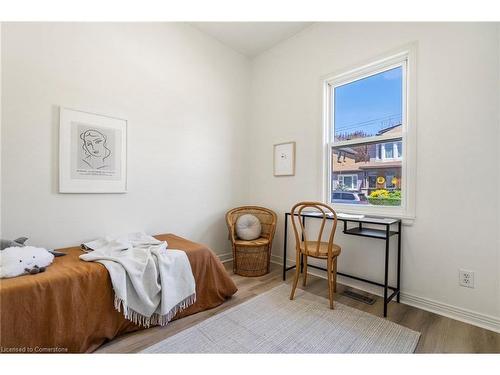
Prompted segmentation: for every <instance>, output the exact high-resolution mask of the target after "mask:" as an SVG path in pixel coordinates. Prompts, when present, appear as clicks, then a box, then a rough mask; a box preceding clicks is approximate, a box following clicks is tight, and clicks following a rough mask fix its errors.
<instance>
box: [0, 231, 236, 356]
mask: <svg viewBox="0 0 500 375" xmlns="http://www.w3.org/2000/svg"><path fill="white" fill-rule="evenodd" d="M155 237H156V238H158V239H159V240H166V241H167V242H168V244H169V247H171V248H173V249H180V250H183V251H185V252H186V254H187V256H188V259H189V262H190V264H191V268H192V271H193V275H194V277H195V280H196V296H197V297H196V303H195V304H193V305H191V306H190V307H189V308H187V309H186V310H183V311H182V312H180V313H179V314H177V315H176V317H175V319H179V318H182V317H184V316H187V315H191V314H194V313H197V312H200V311H203V310H207V309H210V308H213V307H215V306H218V305H220V304H221V303H223V302H224V301H225V300H226V299H227V298H229V297H230V296H232V295H233V294H234V293H236V290H237V289H236V285H235V284H234V282H233V281H232V280H231V278H230V277H229V275H228V273H227V272H226V270H225V268H224V266H223V265H222V263H221V262H220V261H219V259H218V258H217V256H216V255H215V254H214V253H213V252H212V251H211V250H210V249H208V248H207V247H206V246H204V245H200V244H197V243H195V242H191V241H189V240H186V239H184V238H181V237H178V236H175V235H173V234H164V235H158V236H155ZM61 251H63V252H65V253H67V254H68V255H67V256H64V257H59V258H56V259H55V261H54V263H53V264H52V265H51V266H50V267H48V268H47V271H45V272H44V273H40V274H37V275H27V276H20V277H16V278H13V279H2V280H0V351H1V352H4V353H5V352H33V353H36V352H92V351H94V350H95V349H97V348H98V347H99V346H100V345H102V344H103V343H104V342H106V341H109V340H111V339H113V338H115V337H116V336H118V335H120V334H123V333H126V332H132V331H135V330H138V329H140V328H139V327H138V326H136V325H135V324H133V323H131V322H130V321H128V320H126V319H125V318H124V317H123V315H122V314H121V313H119V312H118V311H116V310H115V308H114V294H113V290H112V287H111V280H110V278H109V274H108V272H107V270H106V268H104V266H103V265H101V264H99V263H94V262H84V261H81V260H80V259H79V258H78V256H79V255H81V254H82V251H81V250H80V249H79V248H77V247H75V248H68V249H62V250H61Z"/></svg>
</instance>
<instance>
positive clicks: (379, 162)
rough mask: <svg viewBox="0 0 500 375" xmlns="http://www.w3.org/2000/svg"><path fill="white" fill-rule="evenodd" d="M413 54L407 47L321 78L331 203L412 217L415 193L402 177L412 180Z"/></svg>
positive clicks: (329, 201) (329, 200)
mask: <svg viewBox="0 0 500 375" xmlns="http://www.w3.org/2000/svg"><path fill="white" fill-rule="evenodd" d="M413 53H414V52H413V49H412V48H409V49H408V50H407V51H404V52H401V53H400V54H398V55H395V56H391V57H388V58H386V59H383V60H379V61H377V62H375V63H373V64H370V65H366V66H363V67H361V68H359V69H354V70H351V71H349V72H346V73H342V74H338V75H336V76H334V77H331V78H330V79H327V80H326V81H325V91H324V93H325V100H324V103H325V116H324V119H325V134H326V148H325V149H326V151H327V157H326V161H327V162H326V165H327V173H326V175H327V177H326V179H325V180H326V181H327V189H326V192H327V194H325V196H326V200H327V203H329V204H333V206H334V207H338V206H340V207H341V208H347V209H349V207H351V209H352V210H354V211H360V210H361V211H365V212H370V211H372V212H383V213H386V212H387V213H389V212H398V213H400V214H401V216H408V217H413V209H414V208H413V195H412V197H411V199H410V198H408V195H407V194H408V192H409V191H411V194H414V193H413V189H411V188H410V189H409V186H410V184H409V183H408V181H407V179H408V178H410V179H411V180H412V181H411V182H412V183H413V180H414V175H413V172H411V171H410V170H409V169H410V168H409V165H413V163H414V156H413V153H414V151H413V149H414V140H412V139H409V137H411V136H413V135H414V134H415V132H414V130H413V129H411V131H408V130H409V125H410V124H409V119H410V118H411V117H412V116H411V113H410V112H409V105H408V99H409V96H410V92H411V91H410V89H409V87H413V86H412V85H409V81H410V79H412V77H413V76H414V73H413V71H412V72H411V74H410V71H409V66H410V60H411V56H413ZM412 111H413V107H412ZM412 113H413V112H412ZM408 147H410V148H411V150H410V151H408V149H407V148H408ZM409 157H410V158H411V160H408V158H409ZM343 191H349V192H351V195H352V197H353V199H348V198H347V195H346V196H344V195H343V194H345V193H342V192H343ZM360 202H361V203H363V205H362V206H359V204H360Z"/></svg>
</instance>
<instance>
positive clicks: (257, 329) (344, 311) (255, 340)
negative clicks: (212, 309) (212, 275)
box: [142, 284, 420, 353]
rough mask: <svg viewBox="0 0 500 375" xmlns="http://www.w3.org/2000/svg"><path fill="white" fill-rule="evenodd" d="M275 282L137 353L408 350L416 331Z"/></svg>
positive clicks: (365, 351) (381, 351)
mask: <svg viewBox="0 0 500 375" xmlns="http://www.w3.org/2000/svg"><path fill="white" fill-rule="evenodd" d="M289 293H290V286H288V285H284V284H283V285H280V286H278V287H276V288H274V289H272V290H270V291H268V292H266V293H263V294H261V295H259V296H257V297H254V298H252V299H251V300H249V301H246V302H244V303H242V304H240V305H238V306H235V307H233V308H231V309H229V310H226V311H224V312H221V313H220V314H217V315H215V316H213V317H211V318H209V319H207V320H205V321H203V322H201V323H199V324H197V325H195V326H193V327H191V328H188V329H186V330H184V331H182V332H180V333H178V334H176V335H174V336H172V337H169V338H167V339H165V340H163V341H161V342H159V343H157V344H155V345H153V346H150V347H148V348H146V349H145V350H143V351H142V353H413V352H414V351H415V348H416V346H417V343H418V340H419V337H420V333H419V332H415V331H413V330H411V329H408V328H406V327H403V326H401V325H399V324H396V323H393V322H390V321H388V320H386V319H382V318H379V317H377V316H374V315H371V314H368V313H365V312H363V311H360V310H357V309H353V308H351V307H348V306H346V305H343V304H341V303H338V302H336V303H335V310H330V309H329V308H328V300H327V299H325V298H322V297H318V296H315V295H313V294H311V293H308V292H306V291H302V290H300V289H297V291H296V293H295V299H294V300H293V301H290V300H289Z"/></svg>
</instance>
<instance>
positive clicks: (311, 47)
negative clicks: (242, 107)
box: [249, 23, 500, 329]
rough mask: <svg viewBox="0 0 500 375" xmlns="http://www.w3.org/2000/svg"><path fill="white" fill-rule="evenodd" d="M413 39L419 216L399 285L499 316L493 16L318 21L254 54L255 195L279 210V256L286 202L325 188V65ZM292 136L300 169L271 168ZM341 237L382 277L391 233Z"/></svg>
mask: <svg viewBox="0 0 500 375" xmlns="http://www.w3.org/2000/svg"><path fill="white" fill-rule="evenodd" d="M415 41H416V42H417V43H418V52H417V54H418V63H417V75H418V77H417V93H418V94H417V183H416V194H417V202H416V204H417V212H416V215H417V218H416V220H415V221H414V222H413V225H411V226H405V227H404V235H403V279H402V289H403V292H404V294H405V295H406V296H407V298H406V299H407V300H410V299H412V297H413V299H412V300H413V302H414V303H415V301H416V300H422V301H424V302H425V303H428V304H429V305H430V304H432V302H433V301H435V302H437V303H438V305H439V306H440V308H443V309H444V308H449V310H450V311H451V310H453V309H455V310H456V308H458V310H459V311H460V312H461V313H462V314H466V313H467V311H468V310H470V311H472V312H473V315H474V316H475V317H476V318H477V319H479V320H481V319H482V320H483V321H487V320H488V319H490V318H491V319H490V320H492V321H493V322H494V324H499V322H500V319H499V318H500V302H499V300H500V284H499V281H500V279H499V275H500V269H499V246H498V228H499V180H498V177H499V169H498V164H497V163H498V161H499V151H498V149H499V147H498V141H499V122H498V114H499V112H498V103H499V86H498V82H499V39H498V33H497V25H496V24H473V23H469V24H458V23H457V24H436V23H434V24H425V23H418V24H396V23H393V24H389V23H377V24H370V23H363V24H357V23H338V24H334V23H327V24H315V25H313V26H312V27H310V28H308V29H306V30H305V31H304V32H302V33H300V34H298V35H297V36H295V37H293V38H292V39H290V40H288V41H286V42H284V43H282V44H280V45H278V46H277V47H275V48H273V49H271V50H270V51H268V52H266V53H264V54H263V55H261V56H259V57H258V58H256V59H255V60H254V62H253V72H252V85H253V89H252V112H251V123H250V126H251V131H250V134H251V139H250V142H251V144H252V147H253V152H252V153H251V155H250V161H251V166H252V168H251V173H250V178H251V181H252V183H251V187H250V192H249V193H250V195H249V197H251V201H252V202H255V203H258V204H262V205H266V206H269V207H271V208H273V209H275V210H276V211H278V212H279V214H280V222H279V230H278V232H277V240H276V242H275V246H274V254H275V255H276V258H275V259H279V257H280V256H281V254H282V235H283V218H282V214H283V213H284V212H285V211H287V210H289V209H290V207H291V206H292V204H293V203H295V202H297V201H300V200H308V199H312V200H321V197H322V196H321V189H322V173H323V170H322V164H321V162H322V124H321V112H320V111H321V104H322V103H321V86H320V77H322V76H324V75H327V74H329V73H331V72H335V71H338V70H342V69H344V68H349V67H353V66H355V65H356V64H359V63H364V62H366V61H367V60H369V59H370V58H374V57H377V56H379V55H380V54H383V53H385V52H388V51H391V50H393V49H395V48H398V47H401V46H403V45H405V44H408V43H410V42H415ZM290 140H294V141H296V142H297V166H296V175H295V177H281V178H276V177H273V173H272V145H273V144H275V143H280V142H284V141H290ZM338 233H340V231H339V232H338ZM337 240H338V242H339V243H340V244H341V245H343V249H344V250H343V253H342V255H341V258H340V263H339V267H340V270H341V271H344V272H349V273H354V274H358V275H366V276H370V277H371V278H374V279H378V280H383V273H382V269H383V263H382V262H383V256H382V254H383V242H382V243H377V242H374V241H373V240H371V239H361V238H359V237H347V236H345V235H342V234H339V235H338V238H337ZM289 249H290V250H291V251H290V252H291V253H293V248H291V247H290V248H289ZM392 263H393V264H394V261H393V260H392ZM459 268H465V269H469V270H473V271H475V273H476V274H475V276H476V280H475V283H476V288H475V289H468V288H463V287H460V286H459V285H458V269H459ZM289 275H290V276H292V273H291V272H290V273H289ZM419 297H421V298H420V299H419ZM446 306H448V307H446ZM483 323H484V322H483ZM497 327H498V329H500V325H499V326H497Z"/></svg>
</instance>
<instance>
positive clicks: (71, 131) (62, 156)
mask: <svg viewBox="0 0 500 375" xmlns="http://www.w3.org/2000/svg"><path fill="white" fill-rule="evenodd" d="M126 191H127V121H126V120H123V119H119V118H114V117H109V116H103V115H98V114H94V113H89V112H83V111H78V110H73V109H69V108H64V107H61V108H60V117H59V192H60V193H125V192H126Z"/></svg>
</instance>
